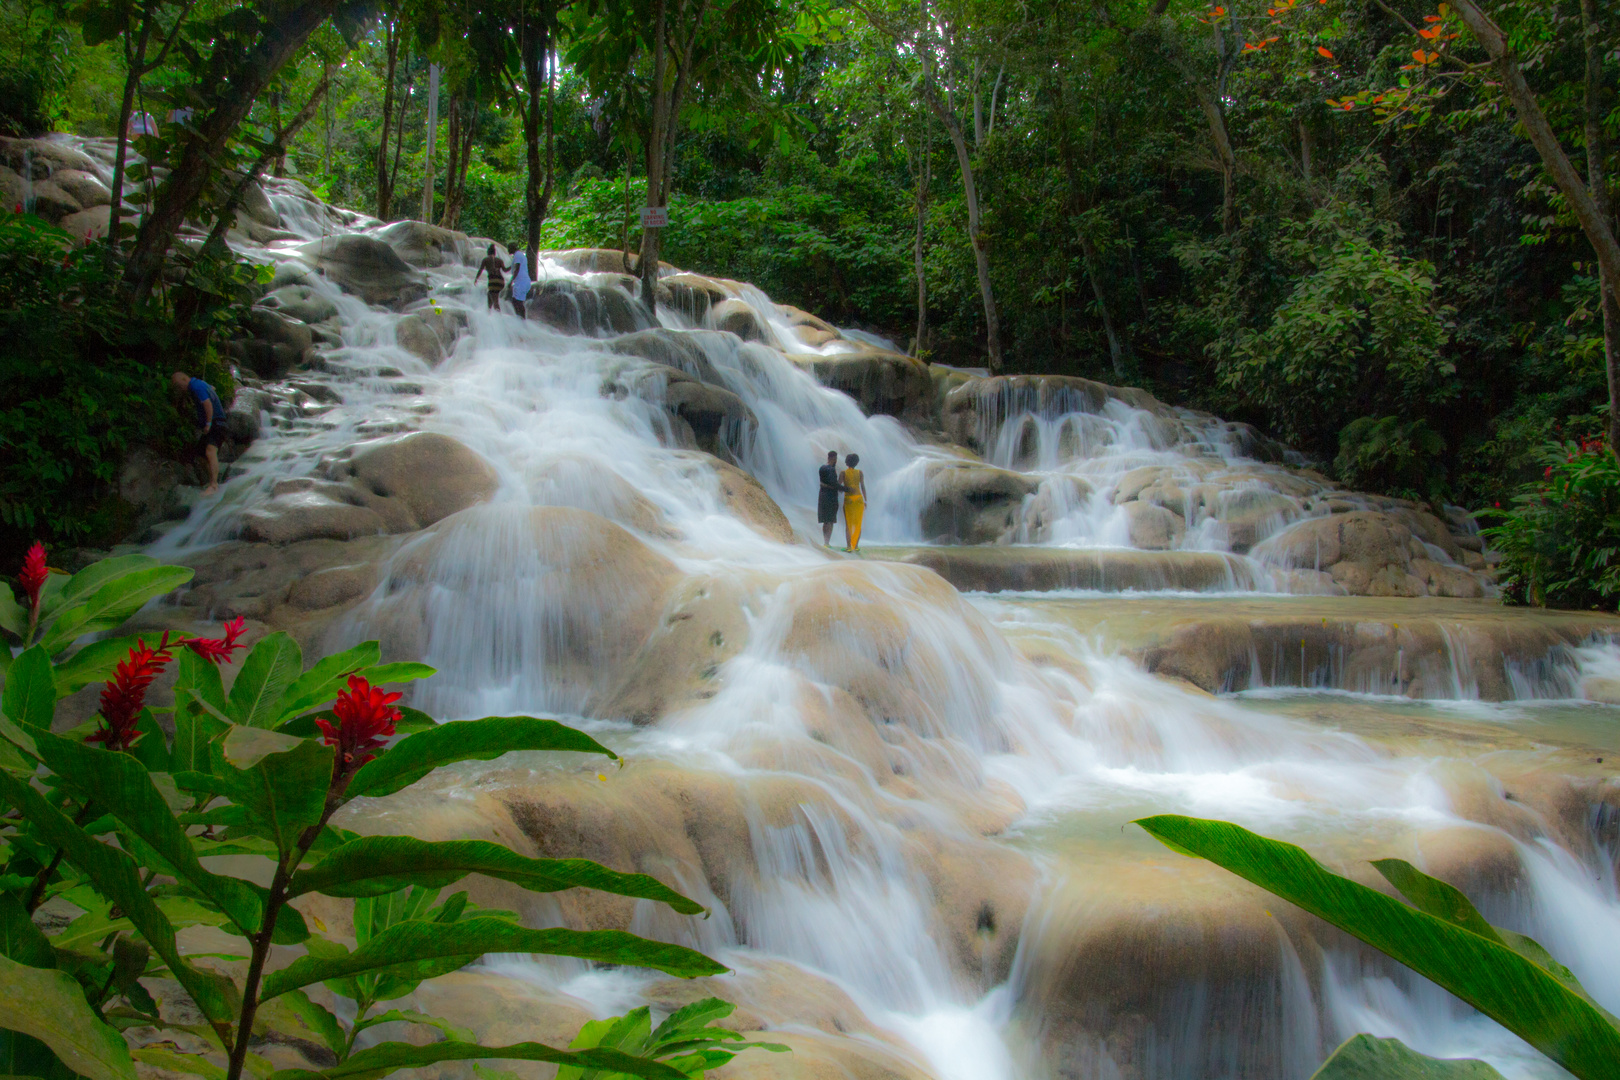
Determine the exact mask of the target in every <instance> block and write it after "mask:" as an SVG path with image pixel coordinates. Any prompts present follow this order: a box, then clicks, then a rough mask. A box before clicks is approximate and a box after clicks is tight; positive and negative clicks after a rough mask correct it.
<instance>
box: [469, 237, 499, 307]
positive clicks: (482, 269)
mask: <svg viewBox="0 0 1620 1080" xmlns="http://www.w3.org/2000/svg"><path fill="white" fill-rule="evenodd" d="M486 273H487V274H488V275H489V310H491V311H499V310H501V289H502V288H504V287H505V285H506V264H505V263H503V262H501V260H500V256H498V255H496V254H495V245H494V244H491V245H489V251H488V252H486V253H485V255H484V261H483V262H481V263H479V264H478V273H476V274H474V275H473V284H474V285H477V284H478V279H479V278H480V277H482V276H483V275H484V274H486Z"/></svg>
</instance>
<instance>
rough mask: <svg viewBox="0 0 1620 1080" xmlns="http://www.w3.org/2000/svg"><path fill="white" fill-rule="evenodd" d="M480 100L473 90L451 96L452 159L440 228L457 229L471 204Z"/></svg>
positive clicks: (448, 137)
mask: <svg viewBox="0 0 1620 1080" xmlns="http://www.w3.org/2000/svg"><path fill="white" fill-rule="evenodd" d="M477 119H478V103H477V102H476V101H474V100H472V97H471V96H470V93H469V92H466V91H465V90H464V91H463V92H458V93H456V94H454V95H452V96H451V98H450V114H449V117H448V120H449V122H448V125H447V130H446V132H445V136H446V141H447V142H448V143H449V144H450V146H449V155H450V156H449V160H448V161H447V162H446V163H445V170H444V211H443V212H442V213H441V214H440V216H439V227H440V228H442V229H453V228H455V227H456V223H457V222H458V221H460V220H461V209H462V207H463V206H465V205H466V203H467V169H468V166H470V165H471V164H472V146H473V138H474V135H475V134H476V132H477Z"/></svg>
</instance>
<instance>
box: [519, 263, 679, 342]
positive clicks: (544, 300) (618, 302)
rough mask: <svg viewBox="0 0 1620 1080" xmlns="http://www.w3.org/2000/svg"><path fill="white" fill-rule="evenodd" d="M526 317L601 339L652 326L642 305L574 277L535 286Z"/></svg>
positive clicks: (560, 328)
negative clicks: (576, 279)
mask: <svg viewBox="0 0 1620 1080" xmlns="http://www.w3.org/2000/svg"><path fill="white" fill-rule="evenodd" d="M524 310H525V313H526V315H527V316H528V317H529V318H531V319H535V320H537V321H539V322H543V323H545V324H546V325H547V326H550V327H552V328H553V329H556V330H560V331H562V332H563V333H565V334H582V335H585V336H587V337H601V336H605V335H611V334H629V333H632V332H634V331H636V330H640V329H643V328H644V327H648V326H651V325H652V321H653V320H652V318H651V316H650V315H648V314H647V311H646V309H645V308H643V307H642V306H641V304H640V303H639V302H638V301H636V300H633V299H631V297H630V296H629V295H627V294H626V293H625V292H623V291H622V290H620V289H616V288H614V287H613V286H611V285H590V284H586V283H582V282H578V281H574V280H573V279H571V278H551V279H549V280H547V281H542V282H538V283H536V285H535V287H534V288H533V289H531V290H530V291H529V298H528V300H527V301H526V303H525V306H524Z"/></svg>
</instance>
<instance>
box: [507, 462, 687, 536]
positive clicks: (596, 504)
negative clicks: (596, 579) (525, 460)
mask: <svg viewBox="0 0 1620 1080" xmlns="http://www.w3.org/2000/svg"><path fill="white" fill-rule="evenodd" d="M529 497H530V499H531V500H532V501H533V502H534V503H535V504H537V505H540V506H571V507H574V508H575V509H578V510H589V511H590V512H591V513H593V514H600V515H601V516H602V517H605V518H607V519H608V520H609V521H612V522H614V523H616V524H618V525H623V526H624V527H625V528H627V529H631V530H633V531H635V532H638V533H641V534H642V535H643V536H655V537H658V538H659V539H661V540H673V539H676V538H678V537H679V536H680V534H679V533H678V532H676V530H675V529H674V528H672V527H671V526H670V525H669V523H668V522H667V521H666V520H665V519H664V514H663V511H662V510H660V509H659V508H658V506H657V505H656V504H655V503H654V502H653V501H652V500H651V499H649V498H647V496H645V495H643V494H642V493H641V492H640V491H638V490H636V488H635V487H634V486H632V485H631V483H630V482H629V481H628V480H626V479H625V478H624V477H622V476H620V475H619V474H618V473H616V472H614V471H613V469H612V468H611V467H610V466H609V465H608V464H606V463H605V462H603V461H601V460H599V459H597V458H593V457H587V456H585V455H582V454H569V455H566V456H562V457H557V458H553V459H552V460H550V461H548V462H546V463H545V465H544V466H542V467H541V468H540V469H539V470H538V475H537V476H535V478H534V479H533V480H532V481H531V482H530V484H529Z"/></svg>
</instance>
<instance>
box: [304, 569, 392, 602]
mask: <svg viewBox="0 0 1620 1080" xmlns="http://www.w3.org/2000/svg"><path fill="white" fill-rule="evenodd" d="M378 580H379V572H378V568H377V566H376V564H374V563H358V564H350V565H347V566H328V567H324V568H322V569H320V570H317V571H315V572H314V573H312V574H309V575H308V576H307V577H302V578H299V579H298V580H297V581H295V582H293V583H292V586H291V587H290V588H289V589H288V591H287V603H288V604H290V605H292V606H293V607H295V608H298V609H300V610H303V611H319V610H321V609H323V608H330V607H334V606H337V605H342V604H349V603H352V602H354V601H356V600H359V599H361V598H362V597H365V596H369V595H370V594H371V592H372V590H373V589H375V588H376V587H377V582H378Z"/></svg>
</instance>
